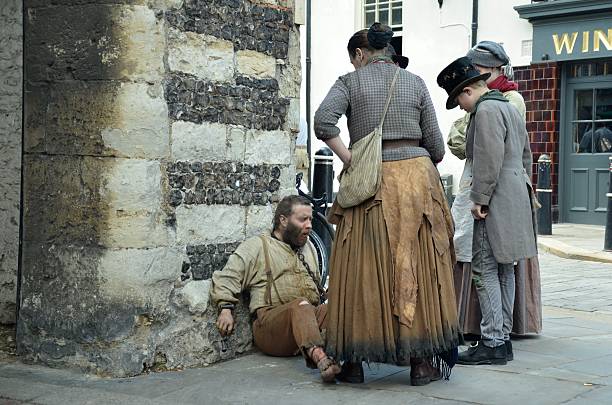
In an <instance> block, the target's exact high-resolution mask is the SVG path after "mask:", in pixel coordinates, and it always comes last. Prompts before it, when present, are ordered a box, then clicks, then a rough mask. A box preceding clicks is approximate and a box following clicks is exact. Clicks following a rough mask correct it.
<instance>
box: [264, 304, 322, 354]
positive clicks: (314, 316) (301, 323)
mask: <svg viewBox="0 0 612 405" xmlns="http://www.w3.org/2000/svg"><path fill="white" fill-rule="evenodd" d="M304 301H305V302H308V300H306V299H305V298H298V299H295V300H293V301H291V302H288V303H287V304H283V305H278V306H276V307H266V308H260V309H258V310H257V319H256V320H255V321H254V322H253V337H254V339H255V346H257V347H258V348H259V350H261V351H262V352H263V353H265V354H267V355H270V356H293V355H296V354H297V353H298V352H300V351H301V352H302V354H303V355H304V357H305V358H306V360H307V361H309V358H308V356H307V355H306V351H307V350H308V349H310V348H311V347H314V346H323V344H324V342H323V337H322V336H321V331H322V330H323V329H324V328H325V322H326V316H327V304H322V305H319V306H317V307H315V306H314V305H311V304H305V305H300V303H301V302H304Z"/></svg>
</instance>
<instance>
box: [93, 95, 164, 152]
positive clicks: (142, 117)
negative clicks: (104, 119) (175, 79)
mask: <svg viewBox="0 0 612 405" xmlns="http://www.w3.org/2000/svg"><path fill="white" fill-rule="evenodd" d="M113 112H114V114H113V117H114V120H113V122H109V123H108V125H107V126H105V127H104V126H103V127H102V128H100V131H101V134H102V141H103V143H104V146H105V148H106V149H107V151H106V153H105V154H112V155H114V156H125V157H139V158H151V159H155V158H164V157H167V156H168V154H169V151H168V149H169V147H168V146H169V145H168V143H169V142H168V132H169V125H170V124H169V119H168V105H167V104H166V101H165V100H164V96H163V91H162V88H161V85H159V84H157V85H147V84H144V83H122V84H121V86H120V88H119V89H118V92H117V95H116V98H115V103H114V106H113Z"/></svg>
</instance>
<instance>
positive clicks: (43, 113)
mask: <svg viewBox="0 0 612 405" xmlns="http://www.w3.org/2000/svg"><path fill="white" fill-rule="evenodd" d="M25 102H26V104H25V116H26V121H25V126H26V150H28V151H36V152H38V151H40V152H42V151H45V152H47V153H49V154H72V155H93V156H123V157H138V158H164V157H167V156H168V154H169V135H168V134H169V119H168V109H167V104H166V102H165V99H164V97H163V94H162V88H161V85H160V84H152V85H149V84H145V83H121V82H118V81H95V82H89V83H85V82H79V81H69V82H62V83H56V84H52V85H40V86H39V85H31V86H28V87H27V88H26V94H25Z"/></svg>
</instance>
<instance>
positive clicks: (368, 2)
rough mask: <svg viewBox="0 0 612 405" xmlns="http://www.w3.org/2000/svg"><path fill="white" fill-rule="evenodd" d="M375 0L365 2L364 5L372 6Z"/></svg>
mask: <svg viewBox="0 0 612 405" xmlns="http://www.w3.org/2000/svg"><path fill="white" fill-rule="evenodd" d="M374 3H376V0H366V2H365V4H374Z"/></svg>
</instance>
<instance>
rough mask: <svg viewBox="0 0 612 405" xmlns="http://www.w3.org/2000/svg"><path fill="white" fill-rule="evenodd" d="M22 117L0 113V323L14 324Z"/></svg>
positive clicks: (16, 114)
mask: <svg viewBox="0 0 612 405" xmlns="http://www.w3.org/2000/svg"><path fill="white" fill-rule="evenodd" d="M20 132H21V114H19V113H17V112H11V113H0V167H2V168H3V169H2V170H1V171H0V195H1V196H2V198H0V229H1V230H2V231H0V252H1V253H0V324H4V323H14V322H15V301H16V295H17V294H16V289H17V262H18V259H17V257H18V251H19V202H20V195H19V194H20V183H21V151H20V149H21V148H20V143H21V137H20V136H19V135H20Z"/></svg>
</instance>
